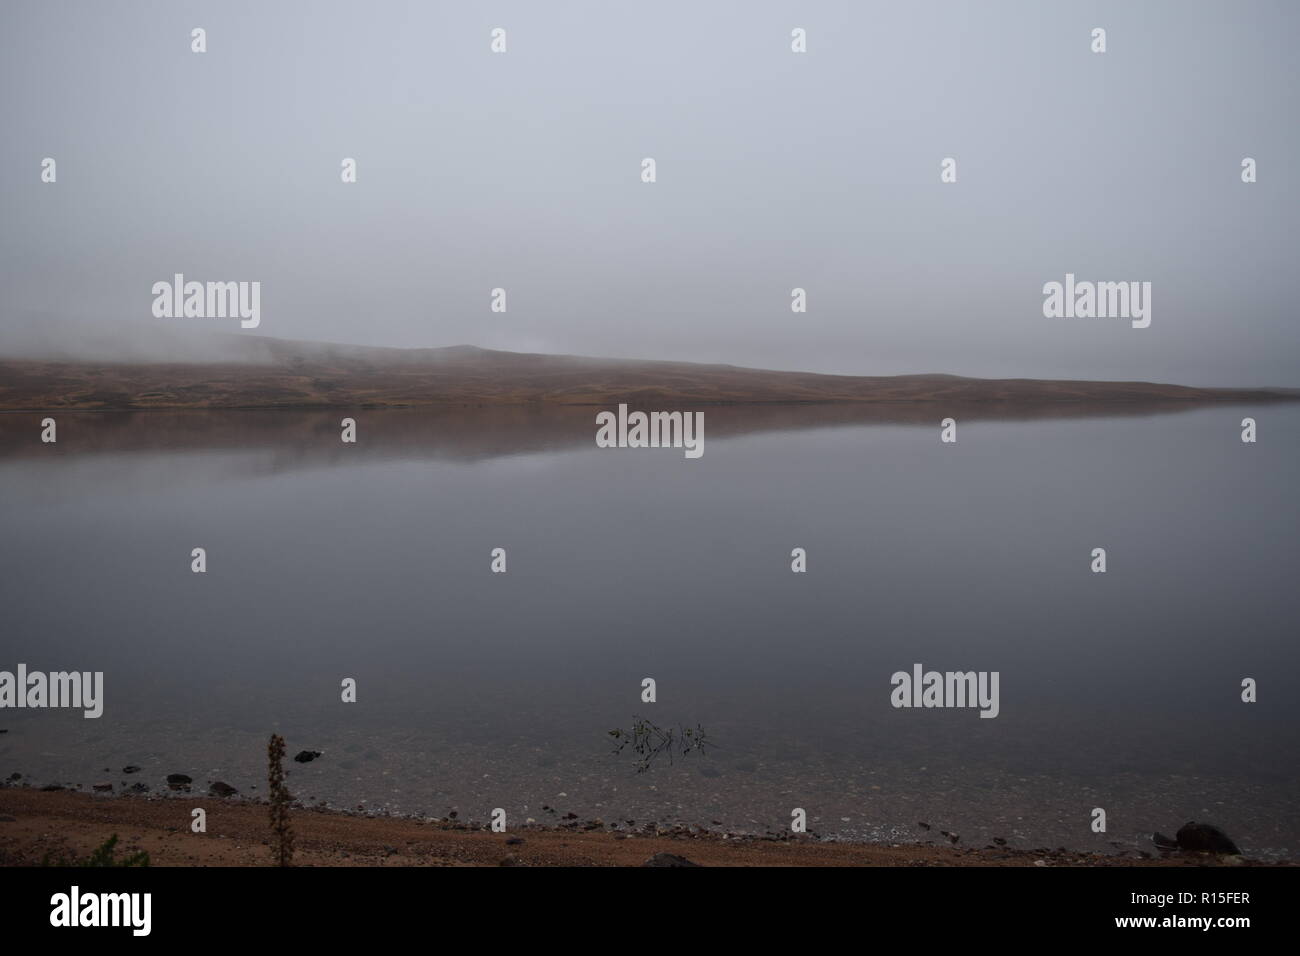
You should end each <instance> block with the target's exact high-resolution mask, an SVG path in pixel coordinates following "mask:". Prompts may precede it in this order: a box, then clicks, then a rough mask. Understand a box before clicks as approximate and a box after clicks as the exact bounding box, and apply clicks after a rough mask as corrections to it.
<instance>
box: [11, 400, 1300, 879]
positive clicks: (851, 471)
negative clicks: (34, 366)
mask: <svg viewBox="0 0 1300 956" xmlns="http://www.w3.org/2000/svg"><path fill="white" fill-rule="evenodd" d="M594 413H595V410H594V409H590V410H588V409H580V410H563V411H554V412H542V411H528V410H504V411H487V410H484V411H473V410H470V411H455V412H421V411H410V410H394V411H359V412H352V413H335V412H328V413H327V412H251V411H250V412H206V413H205V412H193V413H162V412H154V413H134V414H130V413H81V414H73V413H65V414H62V415H60V416H59V442H58V444H57V445H54V446H43V445H41V444H40V442H39V424H38V423H39V420H40V418H41V417H43V416H41V415H14V414H11V415H6V416H2V417H3V419H4V421H3V423H2V424H3V427H0V492H2V493H3V499H2V500H3V504H2V505H0V533H2V536H0V608H3V636H2V637H0V669H6V670H13V669H14V667H15V665H16V664H17V663H18V662H20V661H21V662H24V663H26V664H27V665H28V667H29V668H31V669H37V670H65V669H77V670H102V671H103V672H104V673H105V685H106V691H105V696H106V702H105V710H104V716H103V717H102V718H100V719H99V720H85V719H83V718H81V716H80V714H79V713H77V714H72V713H68V712H55V711H10V710H6V711H0V728H4V729H7V731H8V733H6V734H3V735H0V776H4V777H7V776H8V775H9V774H10V773H12V772H19V773H22V774H24V775H26V777H25V779H26V780H27V781H28V782H30V783H31V784H33V785H38V784H44V783H47V782H51V781H60V782H69V783H74V784H78V783H79V784H81V785H82V786H84V787H85V788H86V789H89V787H90V785H91V784H92V783H94V782H98V781H101V780H111V781H113V782H114V784H115V787H116V789H118V790H121V789H123V782H125V783H127V784H129V783H132V782H136V781H144V782H145V783H147V784H149V785H150V786H152V787H153V788H154V790H155V791H157V790H159V789H163V787H162V779H163V777H164V776H165V775H166V774H168V773H174V772H181V773H188V774H190V775H191V776H193V777H194V778H195V781H196V784H203V785H204V789H206V781H208V780H217V779H222V780H225V781H226V782H228V783H230V784H232V785H234V786H236V787H237V788H239V789H240V790H241V792H244V793H246V794H250V795H256V794H257V793H259V792H263V791H264V789H265V745H266V739H267V736H268V734H270V733H271V732H273V731H274V732H279V733H281V734H283V735H285V737H286V738H287V742H288V747H289V749H290V752H296V751H297V750H299V749H303V748H309V749H316V750H321V751H323V752H324V757H322V758H321V759H320V760H318V761H316V762H314V763H311V764H306V765H298V764H293V765H292V768H293V770H292V774H291V776H290V778H289V781H290V785H291V787H292V789H293V790H294V792H295V795H296V796H298V797H300V798H301V799H303V800H305V801H306V800H310V801H325V802H328V803H329V804H330V805H333V806H339V807H356V806H358V805H363V806H364V807H365V808H367V809H371V810H391V811H393V812H401V813H424V814H429V815H434V816H444V815H446V814H447V813H448V812H450V811H451V810H453V809H454V810H456V811H457V812H458V814H459V816H460V818H461V819H471V820H486V819H487V817H488V815H489V813H490V812H491V810H492V808H494V807H503V808H505V810H506V812H507V814H508V819H509V820H510V822H511V824H512V825H515V824H518V823H522V822H524V820H525V819H527V818H529V817H531V818H534V819H536V820H537V821H538V822H550V821H554V820H556V818H557V817H560V816H562V815H563V814H566V813H570V812H572V813H576V814H578V815H579V817H581V818H583V819H597V818H598V819H602V820H604V821H606V822H611V821H626V820H635V821H636V822H637V825H641V824H644V823H646V822H649V821H652V820H653V821H658V822H659V823H671V822H684V823H691V824H703V825H707V826H711V827H714V828H719V829H721V828H725V829H729V830H732V831H733V832H742V831H743V832H760V833H761V832H766V831H769V830H772V831H780V830H785V829H788V826H789V820H790V812H791V810H792V808H794V807H803V808H805V809H806V810H807V812H808V818H809V828H810V829H812V830H815V831H816V832H818V833H820V834H823V835H826V836H837V837H842V838H854V839H885V840H923V839H939V840H943V839H944V838H943V837H939V836H937V833H938V831H939V830H940V829H946V830H950V831H955V832H958V833H960V834H961V839H962V845H971V846H983V845H984V844H986V843H988V842H989V841H990V840H991V839H992V838H994V837H1004V838H1006V839H1008V840H1009V841H1010V843H1011V844H1012V845H1013V846H1023V847H1030V848H1033V847H1041V846H1051V847H1055V846H1058V845H1064V846H1069V847H1071V848H1084V849H1099V850H1115V851H1118V850H1121V849H1126V848H1127V849H1129V850H1133V849H1138V848H1145V849H1148V850H1149V849H1150V846H1149V843H1147V842H1146V837H1147V836H1148V835H1149V833H1150V832H1151V831H1152V830H1153V829H1160V830H1164V831H1166V832H1172V831H1173V830H1176V829H1177V828H1178V827H1179V826H1180V825H1181V824H1182V823H1184V822H1186V821H1187V820H1190V819H1199V820H1206V821H1210V822H1215V823H1218V824H1219V825H1221V826H1223V827H1224V828H1225V829H1226V830H1227V831H1228V832H1229V833H1230V834H1231V835H1232V836H1234V837H1235V838H1236V839H1237V841H1238V842H1239V843H1240V844H1241V845H1242V846H1243V848H1244V849H1246V851H1247V852H1248V853H1249V854H1250V855H1255V856H1265V857H1268V856H1294V855H1295V854H1296V851H1297V850H1298V849H1300V819H1297V813H1296V809H1297V796H1298V795H1300V788H1298V786H1297V785H1298V783H1300V764H1298V761H1297V754H1298V753H1300V746H1298V745H1300V693H1298V691H1300V680H1298V679H1297V670H1298V669H1297V664H1298V663H1300V643H1298V642H1297V640H1296V636H1297V622H1298V621H1300V589H1298V588H1297V586H1296V579H1297V573H1298V572H1300V541H1298V540H1297V536H1296V528H1297V520H1296V519H1297V508H1296V487H1297V478H1298V477H1300V454H1298V452H1297V449H1300V441H1298V439H1300V410H1297V409H1296V408H1295V407H1292V406H1271V407H1264V408H1259V409H1254V408H1242V407H1226V408H1210V409H1201V410H1195V411H1186V412H1178V413H1173V414H1153V415H1149V416H1141V415H1126V416H1098V417H1076V418H1069V419H1055V418H1037V419H1023V420H1005V421H998V420H985V421H979V420H963V421H962V423H961V424H960V425H959V429H960V431H959V440H958V442H957V444H956V445H943V444H941V443H940V442H939V438H938V425H937V417H936V416H922V417H923V418H925V421H924V423H922V422H921V421H916V420H913V421H897V422H894V421H889V420H887V417H886V419H883V420H882V419H880V418H877V419H875V420H871V421H861V420H854V419H853V418H852V416H848V417H845V416H843V415H839V416H837V415H836V414H835V413H831V412H827V411H826V410H817V409H803V410H800V409H763V410H760V409H719V410H716V411H715V410H706V424H707V427H706V435H705V438H706V444H705V454H704V456H703V457H702V458H700V459H698V460H686V459H685V458H684V457H683V456H682V453H681V451H680V450H670V449H661V450H639V449H638V450H626V449H620V450H611V449H597V448H596V447H595V444H594V434H595V427H594ZM343 414H352V415H353V416H354V417H356V418H357V420H358V423H359V436H360V437H359V441H358V443H357V444H356V445H343V444H342V443H341V442H340V441H339V439H338V419H339V418H340V417H341V415H343ZM1247 414H1250V415H1253V416H1255V417H1256V418H1257V419H1258V420H1259V422H1260V441H1259V442H1258V443H1257V444H1254V445H1245V444H1243V443H1242V442H1241V441H1240V439H1239V432H1240V427H1239V424H1238V423H1239V422H1240V420H1241V418H1242V417H1243V416H1244V415H1247ZM913 417H915V416H913ZM929 417H934V418H935V421H934V422H929V421H928V418H929ZM195 547H203V548H205V549H206V551H207V560H208V570H207V573H205V574H194V573H191V571H190V561H191V559H190V552H191V550H192V549H193V548H195ZM498 547H500V548H505V549H506V551H507V556H508V557H507V560H508V565H507V566H508V571H507V573H506V574H493V573H490V571H489V563H490V552H491V551H492V549H493V548H498ZM796 547H801V548H804V549H806V551H807V554H808V572H807V573H806V574H793V573H791V571H790V560H791V559H790V552H791V549H792V548H796ZM1097 547H1104V548H1105V549H1106V550H1107V555H1108V571H1107V573H1106V574H1093V573H1091V572H1090V570H1089V564H1090V562H1091V558H1090V553H1091V551H1092V549H1093V548H1097ZM915 663H921V664H923V665H924V666H925V667H926V668H927V669H930V668H933V669H937V670H941V671H946V670H963V671H965V670H976V671H998V672H999V673H1000V675H1001V678H1000V697H1001V699H1000V715H999V716H998V717H997V718H996V719H992V720H989V719H980V718H979V717H978V713H977V712H976V711H975V710H896V709H894V708H892V707H891V706H890V691H891V689H892V688H891V685H890V676H891V675H892V674H893V673H894V672H895V671H899V670H911V668H912V666H913V664H915ZM344 677H352V678H355V679H356V681H357V686H358V700H357V702H356V703H355V704H343V703H341V702H340V700H339V696H340V691H339V686H340V681H341V680H342V679H343V678H344ZM645 677H653V678H654V679H655V680H656V682H657V687H658V701H657V702H656V703H653V704H643V703H642V702H641V681H642V679H643V678H645ZM1245 677H1253V678H1255V679H1256V680H1257V681H1258V682H1259V702H1258V703H1255V704H1244V703H1242V702H1241V700H1240V693H1241V691H1240V685H1241V680H1242V679H1243V678H1245ZM633 715H641V716H645V717H649V718H651V719H653V720H655V721H656V722H658V723H660V724H662V725H669V724H673V725H676V724H689V725H692V726H694V725H696V724H698V725H702V726H703V727H704V728H705V730H706V731H707V733H708V736H709V738H710V740H711V741H712V742H713V744H714V746H713V747H712V748H711V749H709V750H708V751H707V752H705V753H704V754H698V753H692V754H688V755H686V756H684V757H681V758H680V759H677V760H675V761H674V762H673V763H672V764H671V765H670V764H668V763H667V762H666V761H662V760H661V761H659V762H656V763H655V764H654V765H653V766H652V767H651V769H650V770H648V771H647V772H644V773H637V772H636V768H635V766H634V763H633V761H632V759H631V758H630V757H629V756H628V755H627V754H626V753H625V754H623V755H619V756H614V755H613V754H611V749H612V747H611V739H610V738H609V736H608V731H609V730H611V729H613V728H616V727H623V728H627V727H629V726H630V724H631V721H632V718H633ZM128 764H138V765H140V766H141V767H142V768H143V771H142V772H141V773H140V774H139V775H136V776H134V777H129V778H128V777H124V776H123V775H122V774H121V773H120V768H121V767H123V766H126V765H128ZM106 768H108V770H109V771H111V772H106ZM254 788H258V789H254ZM544 807H549V808H550V809H549V810H547V809H543V808H544ZM1094 807H1102V808H1104V809H1105V810H1106V812H1107V816H1108V824H1109V827H1108V832H1107V833H1105V834H1094V833H1092V832H1091V830H1090V828H1089V823H1090V820H1091V811H1092V809H1093V808H1094ZM922 821H924V822H927V823H929V824H931V826H932V827H933V829H932V830H929V831H926V830H924V829H923V828H921V827H919V826H918V823H919V822H922Z"/></svg>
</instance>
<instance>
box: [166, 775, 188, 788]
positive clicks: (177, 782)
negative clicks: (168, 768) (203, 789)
mask: <svg viewBox="0 0 1300 956" xmlns="http://www.w3.org/2000/svg"><path fill="white" fill-rule="evenodd" d="M193 782H194V780H193V778H191V777H189V776H187V775H185V774H183V773H169V774H168V775H167V786H169V787H171V788H172V789H173V790H188V789H189V788H190V784H191V783H193Z"/></svg>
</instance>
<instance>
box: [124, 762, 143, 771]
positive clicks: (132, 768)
mask: <svg viewBox="0 0 1300 956" xmlns="http://www.w3.org/2000/svg"><path fill="white" fill-rule="evenodd" d="M122 772H123V773H139V772H140V768H139V767H137V766H136V765H135V764H133V763H129V764H127V765H126V766H125V767H123V768H122Z"/></svg>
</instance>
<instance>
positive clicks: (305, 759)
mask: <svg viewBox="0 0 1300 956" xmlns="http://www.w3.org/2000/svg"><path fill="white" fill-rule="evenodd" d="M319 756H321V752H320V751H319V750H299V751H298V752H297V753H296V754H294V756H293V759H294V760H296V761H297V762H298V763H311V762H312V761H313V760H315V759H316V758H317V757H319Z"/></svg>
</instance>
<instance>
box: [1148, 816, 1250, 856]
mask: <svg viewBox="0 0 1300 956" xmlns="http://www.w3.org/2000/svg"><path fill="white" fill-rule="evenodd" d="M1151 842H1152V843H1154V844H1155V845H1156V846H1158V847H1159V848H1160V849H1162V850H1190V851H1193V852H1196V853H1223V854H1227V855H1231V856H1238V855H1240V854H1241V850H1239V849H1237V844H1236V843H1234V842H1233V841H1232V838H1231V837H1229V836H1228V834H1226V833H1224V832H1223V830H1221V829H1220V828H1219V827H1216V826H1215V825H1214V824H1212V823H1197V822H1196V821H1195V820H1193V821H1191V822H1190V823H1185V824H1183V826H1182V827H1181V828H1180V829H1179V831H1178V834H1177V836H1175V837H1173V838H1172V839H1171V838H1170V837H1167V836H1165V835H1164V834H1163V833H1153V834H1151Z"/></svg>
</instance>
